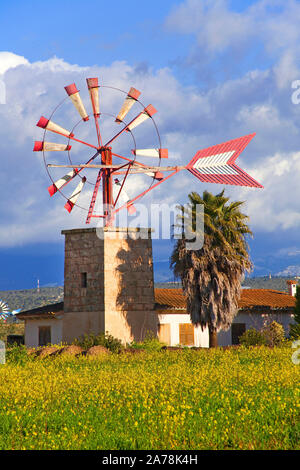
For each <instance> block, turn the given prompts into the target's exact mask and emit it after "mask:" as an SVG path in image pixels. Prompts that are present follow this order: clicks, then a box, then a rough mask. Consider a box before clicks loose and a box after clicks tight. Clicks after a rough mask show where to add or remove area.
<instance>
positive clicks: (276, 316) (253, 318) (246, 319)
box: [218, 310, 294, 346]
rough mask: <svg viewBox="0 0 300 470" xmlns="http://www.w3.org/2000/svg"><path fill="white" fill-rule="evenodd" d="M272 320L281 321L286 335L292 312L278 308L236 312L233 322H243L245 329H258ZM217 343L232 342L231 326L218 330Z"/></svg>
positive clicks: (292, 320)
mask: <svg viewBox="0 0 300 470" xmlns="http://www.w3.org/2000/svg"><path fill="white" fill-rule="evenodd" d="M272 321H276V322H278V323H281V325H282V326H283V327H284V330H285V334H286V336H287V335H288V333H289V325H290V323H294V316H293V314H289V313H281V312H280V310H279V311H278V313H265V314H261V313H244V312H241V313H238V314H237V316H236V317H235V318H234V320H233V323H245V325H246V330H249V329H250V328H255V329H256V330H260V329H261V328H263V327H264V326H265V325H266V324H268V323H271V322H272ZM218 344H219V346H230V345H231V344H232V341H231V327H230V328H229V330H227V331H224V330H222V331H219V332H218Z"/></svg>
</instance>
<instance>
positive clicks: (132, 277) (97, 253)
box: [17, 228, 296, 347]
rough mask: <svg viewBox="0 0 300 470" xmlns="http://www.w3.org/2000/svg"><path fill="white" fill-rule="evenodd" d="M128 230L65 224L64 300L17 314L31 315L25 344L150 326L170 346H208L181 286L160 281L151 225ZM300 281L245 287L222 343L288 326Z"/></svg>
mask: <svg viewBox="0 0 300 470" xmlns="http://www.w3.org/2000/svg"><path fill="white" fill-rule="evenodd" d="M99 230H100V231H99ZM130 230H131V233H130V237H128V229H120V228H113V229H109V228H106V229H95V228H89V229H75V230H66V231H63V232H62V233H63V234H64V235H65V282H64V302H60V303H56V304H52V305H46V306H44V307H40V308H36V309H32V310H28V311H25V312H21V313H19V314H18V315H17V316H18V318H19V319H21V320H25V344H26V346H30V347H37V346H42V345H46V344H48V343H52V344H55V343H61V342H67V343H69V342H72V341H73V340H74V339H75V338H78V337H80V336H81V335H83V334H89V333H96V334H97V333H100V332H107V333H109V334H111V335H112V336H114V337H115V338H119V339H121V340H122V342H123V343H129V342H131V341H132V340H136V341H139V340H141V339H143V338H144V337H145V335H146V334H147V333H149V332H151V333H152V334H153V335H155V336H158V337H159V338H160V340H161V341H163V342H165V343H167V344H168V345H171V346H176V345H179V344H180V345H187V346H197V347H208V345H209V335H208V329H207V328H206V329H204V330H202V329H201V327H200V326H194V325H192V324H191V322H190V317H189V315H188V314H187V312H186V302H185V298H184V296H183V293H182V290H181V289H155V288H154V282H153V260H152V240H151V236H148V235H149V233H146V232H150V231H149V230H148V229H144V232H143V234H142V233H141V231H142V230H143V229H130ZM145 230H146V232H145ZM116 233H117V235H118V237H116ZM141 235H143V236H141ZM146 235H147V236H146ZM295 286H296V281H291V282H290V283H289V287H290V292H289V294H286V293H283V292H280V291H275V290H270V289H243V290H242V295H241V299H240V304H239V306H240V310H239V313H238V315H237V316H236V317H235V319H234V322H233V324H232V326H231V328H230V330H228V331H220V332H219V333H218V342H219V344H220V345H221V346H227V345H231V344H237V343H238V338H239V336H240V335H241V334H242V333H243V332H244V331H245V330H246V329H249V328H251V327H254V328H261V327H262V326H263V325H264V324H265V323H266V322H270V321H273V320H276V321H278V322H280V323H282V324H283V326H284V328H285V331H286V333H288V330H289V324H290V323H292V322H293V307H294V305H295V298H294V296H293V294H294V293H295Z"/></svg>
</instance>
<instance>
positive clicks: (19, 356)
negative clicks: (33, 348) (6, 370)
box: [6, 344, 30, 365]
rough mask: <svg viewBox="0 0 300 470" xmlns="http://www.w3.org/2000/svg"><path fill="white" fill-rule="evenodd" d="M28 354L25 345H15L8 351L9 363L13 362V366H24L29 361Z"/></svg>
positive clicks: (7, 358)
mask: <svg viewBox="0 0 300 470" xmlns="http://www.w3.org/2000/svg"><path fill="white" fill-rule="evenodd" d="M29 359H30V358H29V356H28V354H27V349H26V346H24V345H23V344H21V345H17V344H14V345H13V346H12V347H10V348H9V349H7V350H6V360H7V362H12V363H13V364H19V365H23V364H25V363H26V362H28V360H29Z"/></svg>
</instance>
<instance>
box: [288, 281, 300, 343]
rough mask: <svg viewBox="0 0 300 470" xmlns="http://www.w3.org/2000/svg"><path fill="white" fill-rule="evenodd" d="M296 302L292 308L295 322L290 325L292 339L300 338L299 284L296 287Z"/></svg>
mask: <svg viewBox="0 0 300 470" xmlns="http://www.w3.org/2000/svg"><path fill="white" fill-rule="evenodd" d="M295 299H296V303H295V308H294V320H295V324H292V325H290V336H291V338H292V339H299V338H300V286H297V288H296V295H295Z"/></svg>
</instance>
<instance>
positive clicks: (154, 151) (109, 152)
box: [33, 78, 262, 225]
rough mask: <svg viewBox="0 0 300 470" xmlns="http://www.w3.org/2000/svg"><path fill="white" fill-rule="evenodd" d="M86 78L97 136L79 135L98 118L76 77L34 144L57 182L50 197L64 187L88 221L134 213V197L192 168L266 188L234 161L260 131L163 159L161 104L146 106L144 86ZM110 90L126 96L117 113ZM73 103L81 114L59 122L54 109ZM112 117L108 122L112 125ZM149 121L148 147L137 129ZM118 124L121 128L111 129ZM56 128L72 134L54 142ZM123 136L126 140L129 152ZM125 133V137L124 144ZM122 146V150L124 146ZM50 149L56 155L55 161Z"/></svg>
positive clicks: (205, 178) (69, 206) (206, 178)
mask: <svg viewBox="0 0 300 470" xmlns="http://www.w3.org/2000/svg"><path fill="white" fill-rule="evenodd" d="M86 84H87V91H88V95H89V98H90V105H91V111H92V113H91V114H92V116H93V118H94V125H95V130H96V133H95V132H94V131H93V132H94V138H93V141H91V140H90V138H89V139H86V138H85V139H84V140H83V139H82V138H79V137H78V130H79V128H80V126H81V125H83V126H84V132H85V133H87V132H86V129H87V128H86V126H89V125H90V124H93V119H92V118H91V116H90V115H89V114H88V108H87V107H86V106H85V103H84V100H83V99H82V98H81V95H80V91H79V90H78V88H77V86H76V85H75V83H73V84H71V85H67V86H65V91H66V93H67V97H65V99H63V100H62V101H61V103H59V104H58V106H56V108H55V109H54V111H53V112H52V113H51V115H50V117H49V118H46V117H44V116H41V118H40V119H39V121H38V123H37V126H38V127H40V128H41V129H43V130H44V135H43V139H42V140H41V141H36V142H35V143H34V148H33V150H34V151H35V152H42V153H43V158H44V163H45V166H46V170H47V172H48V175H49V177H50V180H51V182H52V184H51V185H50V186H49V187H48V192H49V194H50V197H52V196H54V195H55V194H56V193H57V192H59V193H60V194H61V195H62V196H63V197H64V198H65V199H66V203H65V205H64V208H65V209H66V210H67V211H68V212H69V213H70V212H71V211H72V210H73V208H74V206H77V207H79V208H81V209H84V210H86V211H87V218H86V223H87V224H89V223H90V222H91V219H92V218H102V219H103V221H104V224H105V225H111V224H112V221H113V217H114V214H116V213H117V212H119V211H120V210H121V209H123V208H126V209H127V211H128V212H129V214H133V213H134V212H135V209H134V202H135V201H137V200H138V199H140V198H141V197H143V196H144V195H145V194H147V193H148V192H149V191H151V190H153V189H154V188H156V187H157V186H158V185H160V184H161V183H163V182H165V181H166V180H168V179H169V178H170V177H172V176H174V175H175V174H177V173H178V172H180V171H182V170H188V171H189V172H190V173H192V174H193V175H194V176H195V177H196V178H197V179H198V180H200V181H201V182H203V183H216V184H229V185H239V186H249V187H256V188H262V186H261V184H260V183H258V182H257V181H255V180H254V179H253V178H252V177H251V176H250V175H248V174H247V173H245V172H244V171H243V170H242V169H241V168H240V167H238V166H237V165H236V163H235V161H236V159H237V158H238V156H239V155H240V154H241V152H242V151H243V150H244V149H245V148H246V146H247V145H248V144H249V143H250V141H251V140H252V138H253V137H254V135H255V134H250V135H247V136H244V137H240V138H238V139H234V140H231V141H228V142H225V143H223V144H219V145H215V146H212V147H208V148H206V149H203V150H199V151H197V152H196V154H195V155H194V157H193V158H192V159H191V161H190V162H189V163H188V164H187V165H162V164H161V160H162V159H167V158H168V150H167V149H165V148H162V144H161V138H160V134H159V131H158V128H157V125H156V123H155V120H154V117H153V116H154V115H155V114H156V112H157V110H156V109H155V108H154V106H153V105H152V104H150V105H147V106H145V105H144V104H143V103H142V102H141V101H140V100H139V98H140V95H141V92H140V91H139V90H137V89H135V88H134V87H131V88H130V89H129V91H128V92H125V91H123V90H120V89H118V88H115V87H111V86H107V85H99V83H98V78H87V79H86ZM108 91H111V92H112V91H113V92H117V93H121V94H123V95H125V99H123V100H122V103H120V104H119V111H118V114H117V115H115V114H112V113H108V112H103V111H102V104H103V102H104V95H105V92H108ZM70 103H71V105H72V110H73V111H75V112H76V113H77V115H79V117H80V120H79V121H77V122H76V123H75V124H74V125H73V126H72V125H62V123H58V122H56V121H55V120H54V119H55V116H54V115H55V114H56V112H57V110H58V109H60V107H61V106H62V105H64V104H70ZM137 106H139V108H140V109H139V111H138V112H136V111H135V110H136V108H137ZM134 111H135V112H134ZM108 120H109V122H110V124H109V126H107V121H108ZM146 121H148V122H151V123H152V125H153V126H154V135H155V142H153V146H149V148H147V146H145V145H143V144H142V145H140V142H138V144H137V137H136V136H135V134H134V132H136V129H137V128H139V126H140V125H142V124H143V123H144V122H146ZM100 124H101V126H100ZM113 126H114V127H115V129H116V128H117V129H116V131H114V132H113V133H112V131H111V128H112V127H113ZM107 127H109V133H110V134H112V135H110V136H109V138H108V137H106V138H105V139H104V132H103V130H104V131H105V130H107V129H106V128H107ZM53 134H55V135H56V136H57V138H58V137H59V139H61V140H62V139H67V140H64V142H62V141H61V140H60V141H59V142H53V141H52V139H51V135H53ZM48 135H49V137H48ZM128 135H130V136H131V141H132V144H131V145H130V146H128V141H127V138H126V136H128ZM95 138H96V140H95ZM124 138H125V140H126V150H125V153H124V148H125V147H124ZM120 139H121V140H122V139H123V143H122V144H121V143H120ZM92 142H93V143H92ZM74 145H77V146H78V145H79V146H80V156H79V158H80V161H79V162H78V161H76V157H77V153H76V151H75V153H74V155H75V156H73V155H72V152H74V149H73V146H74ZM120 146H121V148H122V152H121V151H120V150H119V147H120ZM83 149H84V150H85V151H87V152H88V154H87V155H88V156H87V157H86V158H84V157H83ZM48 154H50V155H51V157H50V158H51V159H50V161H49V157H48ZM54 155H55V157H54ZM57 155H59V157H57ZM60 155H63V156H64V158H65V161H63V159H62V158H60ZM66 156H67V158H66ZM55 159H56V161H55ZM77 159H78V158H77ZM153 159H155V161H156V164H155V165H153V164H152V161H153ZM66 160H67V161H66ZM149 162H150V163H149ZM57 171H59V172H60V173H59V175H58V176H56V177H54V175H53V174H52V172H57ZM92 172H94V175H95V178H94V180H91V178H90V174H91V173H92ZM56 174H58V173H56ZM141 177H142V178H146V179H147V178H148V180H149V185H147V187H146V189H143V188H141V187H140V186H141V184H140V181H138V194H135V195H134V194H133V192H134V187H135V186H137V183H136V181H137V180H133V179H134V178H141ZM130 181H131V183H130ZM143 181H144V179H143ZM134 182H135V183H136V184H134ZM86 188H90V189H91V190H92V193H91V191H90V192H88V201H87V202H88V203H87V204H86V205H83V203H81V199H82V198H83V196H82V193H84V189H86ZM101 191H102V209H101V210H100V211H99V210H98V211H96V210H95V206H96V200H97V196H98V194H99V192H101ZM128 191H129V194H128ZM98 202H99V198H98Z"/></svg>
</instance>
